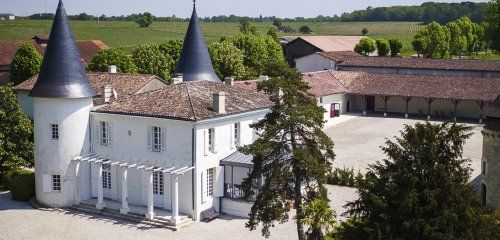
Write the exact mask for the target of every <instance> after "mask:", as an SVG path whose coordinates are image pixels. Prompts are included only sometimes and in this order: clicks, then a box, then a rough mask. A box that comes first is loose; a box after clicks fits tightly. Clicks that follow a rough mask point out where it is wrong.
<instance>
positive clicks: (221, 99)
mask: <svg viewBox="0 0 500 240" xmlns="http://www.w3.org/2000/svg"><path fill="white" fill-rule="evenodd" d="M213 98H214V103H213V105H214V106H213V108H214V111H216V112H217V113H226V93H225V92H218V93H214V94H213Z"/></svg>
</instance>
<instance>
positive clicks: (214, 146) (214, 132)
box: [211, 128, 217, 153]
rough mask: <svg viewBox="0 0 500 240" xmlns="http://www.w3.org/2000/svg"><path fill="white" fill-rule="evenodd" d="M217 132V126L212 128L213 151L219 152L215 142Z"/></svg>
mask: <svg viewBox="0 0 500 240" xmlns="http://www.w3.org/2000/svg"><path fill="white" fill-rule="evenodd" d="M215 134H216V131H215V128H212V149H211V150H212V152H213V153H217V150H216V149H217V144H216V142H215V140H216V137H215Z"/></svg>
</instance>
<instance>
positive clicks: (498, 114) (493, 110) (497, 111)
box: [481, 95, 500, 118]
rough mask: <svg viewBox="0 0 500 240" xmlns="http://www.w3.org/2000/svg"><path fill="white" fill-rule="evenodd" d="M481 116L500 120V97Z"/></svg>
mask: <svg viewBox="0 0 500 240" xmlns="http://www.w3.org/2000/svg"><path fill="white" fill-rule="evenodd" d="M481 114H483V115H484V116H487V117H494V118H500V95H498V97H497V99H495V101H493V102H492V103H491V105H490V106H489V107H487V108H486V109H484V110H483V111H482V113H481Z"/></svg>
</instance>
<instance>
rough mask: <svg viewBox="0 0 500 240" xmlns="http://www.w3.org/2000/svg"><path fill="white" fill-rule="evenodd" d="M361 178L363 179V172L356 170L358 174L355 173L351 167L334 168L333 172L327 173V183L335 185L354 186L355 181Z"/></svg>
mask: <svg viewBox="0 0 500 240" xmlns="http://www.w3.org/2000/svg"><path fill="white" fill-rule="evenodd" d="M361 180H363V174H361V172H358V174H357V175H355V174H354V169H353V168H348V169H346V168H345V167H344V168H343V169H341V168H335V169H334V170H333V172H332V173H331V174H329V175H328V184H331V185H337V186H344V187H354V186H356V183H357V182H358V181H361Z"/></svg>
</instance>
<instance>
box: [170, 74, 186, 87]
mask: <svg viewBox="0 0 500 240" xmlns="http://www.w3.org/2000/svg"><path fill="white" fill-rule="evenodd" d="M183 81H184V78H183V76H182V74H174V76H172V78H171V79H170V84H171V85H174V84H178V83H181V82H183Z"/></svg>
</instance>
